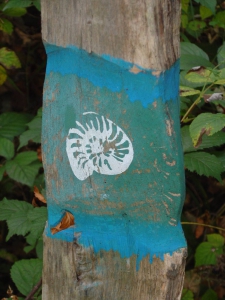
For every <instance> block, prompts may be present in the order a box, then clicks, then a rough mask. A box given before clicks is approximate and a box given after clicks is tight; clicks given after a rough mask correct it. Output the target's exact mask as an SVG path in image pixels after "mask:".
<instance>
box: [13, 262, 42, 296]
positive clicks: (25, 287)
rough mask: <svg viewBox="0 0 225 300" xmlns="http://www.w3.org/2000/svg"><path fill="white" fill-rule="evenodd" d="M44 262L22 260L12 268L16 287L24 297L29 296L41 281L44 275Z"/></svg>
mask: <svg viewBox="0 0 225 300" xmlns="http://www.w3.org/2000/svg"><path fill="white" fill-rule="evenodd" d="M42 263H43V262H42V260H41V259H39V258H36V259H22V260H20V261H17V262H16V263H15V264H14V265H13V266H12V268H11V277H12V280H13V281H14V283H15V284H16V287H17V288H18V290H19V291H20V292H21V293H22V294H23V295H25V296H26V295H28V294H29V293H30V291H31V290H32V289H33V288H34V286H35V285H36V284H37V283H38V282H39V281H40V279H41V275H42Z"/></svg>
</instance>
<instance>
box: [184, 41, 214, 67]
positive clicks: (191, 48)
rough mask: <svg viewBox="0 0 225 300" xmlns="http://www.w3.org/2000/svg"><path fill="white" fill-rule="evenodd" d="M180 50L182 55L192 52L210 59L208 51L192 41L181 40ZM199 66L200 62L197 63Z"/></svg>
mask: <svg viewBox="0 0 225 300" xmlns="http://www.w3.org/2000/svg"><path fill="white" fill-rule="evenodd" d="M180 51H181V56H182V55H185V54H191V55H194V56H198V57H202V58H204V59H206V60H209V56H208V54H206V52H204V51H203V50H202V49H201V48H199V47H198V46H196V45H195V44H192V43H188V42H181V43H180ZM195 66H196V65H195ZM197 66H199V64H197Z"/></svg>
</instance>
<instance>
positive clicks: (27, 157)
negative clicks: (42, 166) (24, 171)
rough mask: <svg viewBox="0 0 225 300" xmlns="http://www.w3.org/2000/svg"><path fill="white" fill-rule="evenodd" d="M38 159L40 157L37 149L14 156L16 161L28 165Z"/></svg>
mask: <svg viewBox="0 0 225 300" xmlns="http://www.w3.org/2000/svg"><path fill="white" fill-rule="evenodd" d="M37 159H38V157H37V153H36V152H35V151H26V152H22V153H19V154H17V156H16V157H15V158H14V161H15V162H17V163H19V164H20V165H23V166H28V165H29V164H31V163H32V162H34V161H36V160H37Z"/></svg>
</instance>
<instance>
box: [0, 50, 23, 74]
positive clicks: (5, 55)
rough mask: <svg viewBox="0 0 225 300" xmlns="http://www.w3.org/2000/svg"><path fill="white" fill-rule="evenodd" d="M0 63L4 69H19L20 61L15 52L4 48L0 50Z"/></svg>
mask: <svg viewBox="0 0 225 300" xmlns="http://www.w3.org/2000/svg"><path fill="white" fill-rule="evenodd" d="M0 63H1V64H2V65H3V66H4V67H5V68H6V69H12V68H21V64H20V61H19V59H18V57H17V55H16V54H15V52H14V51H12V50H9V49H7V48H6V47H3V48H1V49H0Z"/></svg>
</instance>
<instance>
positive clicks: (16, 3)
mask: <svg viewBox="0 0 225 300" xmlns="http://www.w3.org/2000/svg"><path fill="white" fill-rule="evenodd" d="M33 2H34V1H32V0H9V1H8V2H7V4H6V5H5V7H4V9H3V11H5V10H6V9H8V8H15V7H16V8H17V7H29V6H31V5H32V4H33Z"/></svg>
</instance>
